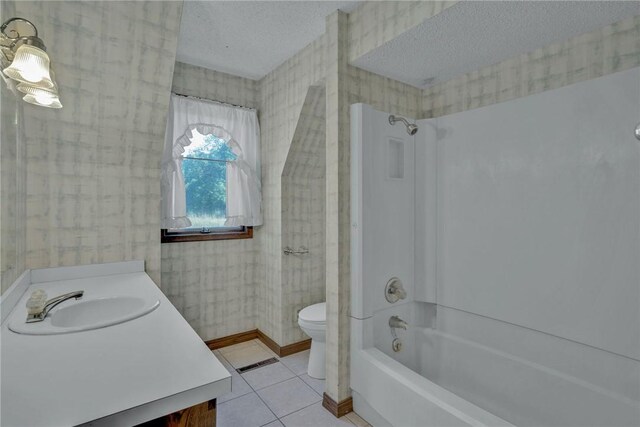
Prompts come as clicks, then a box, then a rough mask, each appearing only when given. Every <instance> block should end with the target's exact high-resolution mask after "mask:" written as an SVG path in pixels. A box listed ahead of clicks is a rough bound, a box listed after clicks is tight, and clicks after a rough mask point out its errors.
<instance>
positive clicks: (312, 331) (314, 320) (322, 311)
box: [298, 302, 327, 380]
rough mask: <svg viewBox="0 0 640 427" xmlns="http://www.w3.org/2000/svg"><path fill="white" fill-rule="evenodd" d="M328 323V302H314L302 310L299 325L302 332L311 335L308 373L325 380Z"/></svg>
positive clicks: (299, 315)
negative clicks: (325, 345) (325, 346)
mask: <svg viewBox="0 0 640 427" xmlns="http://www.w3.org/2000/svg"><path fill="white" fill-rule="evenodd" d="M326 324H327V310H326V303H324V302H321V303H319V304H313V305H310V306H309V307H305V308H303V309H302V310H300V313H299V314H298V325H300V328H301V329H302V332H304V333H305V334H307V335H309V337H311V352H310V354H309V367H308V368H307V373H308V374H309V376H310V377H311V378H316V379H319V380H323V379H324V377H325V374H324V343H325V331H326Z"/></svg>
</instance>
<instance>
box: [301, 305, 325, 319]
mask: <svg viewBox="0 0 640 427" xmlns="http://www.w3.org/2000/svg"><path fill="white" fill-rule="evenodd" d="M298 318H299V319H301V320H304V321H305V322H317V323H324V322H326V320H327V312H326V303H324V302H321V303H319V304H313V305H310V306H309V307H305V308H303V309H302V310H300V314H298Z"/></svg>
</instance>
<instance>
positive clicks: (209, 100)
mask: <svg viewBox="0 0 640 427" xmlns="http://www.w3.org/2000/svg"><path fill="white" fill-rule="evenodd" d="M171 93H172V94H174V95H177V96H182V97H184V98H195V99H199V100H201V101H206V102H213V103H215V104H221V105H226V106H229V107H234V108H241V109H243V110H250V111H258V110H257V109H256V108H251V107H245V106H243V105H236V104H231V103H229V102H222V101H216V100H214V99H207V98H202V97H200V96H193V95H184V94H182V93H177V92H171Z"/></svg>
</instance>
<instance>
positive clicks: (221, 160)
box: [162, 130, 253, 242]
mask: <svg viewBox="0 0 640 427" xmlns="http://www.w3.org/2000/svg"><path fill="white" fill-rule="evenodd" d="M190 140H191V144H189V145H188V146H186V147H185V150H184V153H183V154H182V174H183V176H184V187H185V194H186V205H187V217H188V218H189V220H190V221H191V226H190V227H188V228H171V229H164V230H163V233H162V241H163V242H185V241H197V240H219V239H233V238H238V239H239V238H251V237H252V235H253V230H252V227H245V226H237V227H226V226H225V222H226V210H227V169H228V168H227V164H228V162H230V161H234V160H236V155H235V154H234V153H233V152H232V151H231V148H230V147H229V145H228V144H227V141H225V140H224V139H222V138H219V137H217V136H215V135H201V134H200V133H199V132H198V131H197V130H194V131H193V136H192V137H191V138H190Z"/></svg>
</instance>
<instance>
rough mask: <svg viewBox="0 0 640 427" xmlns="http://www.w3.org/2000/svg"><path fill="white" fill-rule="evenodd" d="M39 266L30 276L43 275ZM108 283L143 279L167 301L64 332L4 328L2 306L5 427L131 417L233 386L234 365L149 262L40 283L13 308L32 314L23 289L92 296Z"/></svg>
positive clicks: (123, 285) (120, 287) (121, 287)
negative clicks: (175, 301)
mask: <svg viewBox="0 0 640 427" xmlns="http://www.w3.org/2000/svg"><path fill="white" fill-rule="evenodd" d="M116 264H126V263H114V264H112V265H116ZM96 271H97V272H98V273H102V272H103V270H102V271H101V270H95V271H94V273H95V272H96ZM110 271H118V270H117V269H116V270H113V269H111V270H110ZM41 272H42V270H41ZM41 272H40V273H39V274H36V271H34V272H33V274H32V276H33V278H36V277H37V278H39V279H38V280H42V279H41V277H42V276H43V274H42V273H41ZM44 276H48V277H50V278H54V279H60V277H65V274H63V275H61V276H60V275H57V276H56V275H55V274H49V275H46V274H45V275H44ZM66 277H73V274H72V275H66ZM33 281H35V280H33ZM107 287H108V289H109V292H112V291H116V292H118V293H120V294H126V292H127V289H133V288H137V289H138V290H139V289H140V287H143V288H144V289H145V291H148V292H149V293H151V294H152V296H153V298H157V299H158V300H160V306H159V307H158V308H157V309H156V310H154V311H152V312H151V313H149V314H147V315H145V316H143V317H140V318H138V319H134V320H131V321H128V322H125V323H122V324H119V325H114V326H109V327H106V328H103V329H95V330H90V331H83V332H76V333H69V334H63V335H21V334H17V333H14V332H12V331H10V330H8V328H7V324H8V323H9V320H10V319H12V315H13V313H11V314H9V315H8V316H5V315H3V317H4V318H5V319H4V321H3V323H2V329H1V335H2V336H1V340H0V342H1V348H0V354H1V361H0V369H1V370H0V378H1V389H0V394H1V396H0V401H1V406H0V410H1V413H0V424H1V425H2V426H3V427H14V426H16V427H22V426H30V427H38V426H47V427H51V426H73V425H78V424H88V425H109V426H118V425H122V426H131V425H135V424H137V423H141V422H144V421H147V420H150V419H154V418H157V417H160V416H162V415H165V414H168V413H172V412H175V411H177V410H180V409H184V408H186V407H189V406H192V405H195V404H198V403H201V402H204V401H207V400H211V399H214V398H216V397H218V396H221V395H223V394H226V393H228V392H230V391H231V376H230V375H229V372H227V370H226V369H225V368H224V366H223V365H222V364H221V363H220V362H219V361H218V360H217V358H216V357H215V356H214V355H213V353H212V352H211V351H210V350H209V349H208V348H207V346H206V345H205V344H204V342H203V341H202V339H200V337H199V336H198V335H197V334H196V332H195V331H194V330H193V329H192V328H191V327H190V326H189V324H188V323H187V322H186V321H185V320H184V319H183V318H182V316H181V315H180V313H178V311H177V310H176V309H175V307H173V305H172V304H171V303H170V302H169V300H168V299H167V298H166V297H165V296H164V295H163V294H162V292H161V291H160V290H159V289H158V287H157V286H156V285H155V284H154V283H153V281H152V280H151V278H149V276H148V275H147V274H146V273H144V271H138V272H128V273H121V274H112V275H107V276H94V277H84V278H75V279H73V278H68V279H63V280H56V281H52V282H46V283H33V284H31V285H30V286H29V288H28V289H27V290H26V292H24V294H23V295H22V298H21V299H20V300H19V301H18V302H17V304H16V305H15V307H14V310H22V311H24V313H25V315H26V310H25V308H24V306H25V302H26V298H27V297H28V295H30V294H31V291H32V290H33V289H37V288H42V289H45V290H46V291H47V293H48V295H49V298H51V297H54V296H56V295H60V294H63V293H66V292H70V291H75V290H84V291H85V295H84V297H83V298H90V297H91V296H92V295H94V296H95V295H96V294H100V293H101V292H103V291H104V290H105V289H107ZM9 291H11V290H9ZM9 291H7V292H9ZM3 298H5V299H6V296H5V295H3ZM64 304H65V303H63V304H61V305H60V306H59V307H63V306H64ZM3 309H6V307H4V304H3ZM55 309H56V308H54V309H53V310H55ZM53 310H52V313H53ZM20 314H22V313H20Z"/></svg>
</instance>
